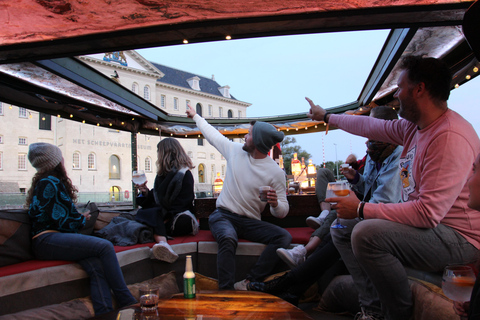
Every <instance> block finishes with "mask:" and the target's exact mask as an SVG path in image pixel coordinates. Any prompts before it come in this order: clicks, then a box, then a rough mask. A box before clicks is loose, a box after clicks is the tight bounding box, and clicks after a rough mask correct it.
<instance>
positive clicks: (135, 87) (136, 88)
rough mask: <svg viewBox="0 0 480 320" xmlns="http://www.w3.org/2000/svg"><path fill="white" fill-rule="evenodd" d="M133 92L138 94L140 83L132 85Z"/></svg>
mask: <svg viewBox="0 0 480 320" xmlns="http://www.w3.org/2000/svg"><path fill="white" fill-rule="evenodd" d="M132 92H133V93H135V94H138V83H136V82H134V83H132Z"/></svg>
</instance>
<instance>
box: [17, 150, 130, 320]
mask: <svg viewBox="0 0 480 320" xmlns="http://www.w3.org/2000/svg"><path fill="white" fill-rule="evenodd" d="M28 160H29V161H30V163H31V164H32V166H33V167H34V168H35V169H37V173H35V175H34V176H33V179H32V186H31V187H30V189H29V190H28V194H27V200H26V205H27V206H29V210H28V215H29V216H30V219H31V222H32V228H31V233H32V248H33V253H34V255H35V257H36V258H37V259H40V260H68V261H77V262H78V263H79V264H80V265H81V266H82V268H83V269H84V270H85V271H86V272H87V274H88V275H89V276H90V290H91V298H92V302H93V308H94V310H95V314H96V315H99V314H103V313H106V312H109V311H112V310H113V304H112V296H111V292H110V290H112V291H113V294H114V295H115V298H116V299H117V303H118V306H119V307H124V306H128V305H131V304H134V303H136V302H137V301H136V300H135V298H134V297H133V296H132V295H131V294H130V291H129V290H128V288H127V286H126V284H125V280H124V278H123V274H122V271H121V269H120V266H119V265H118V260H117V256H116V254H115V251H114V249H113V245H112V243H111V242H110V241H108V240H105V239H101V238H97V237H92V236H87V235H83V234H79V233H78V231H79V230H80V229H81V228H82V227H83V226H84V225H85V219H86V218H89V214H88V212H87V213H84V215H82V214H80V213H78V211H77V209H76V208H75V204H74V203H75V202H76V199H77V197H76V192H77V189H76V188H75V187H74V186H73V185H72V181H71V180H70V179H69V178H68V176H67V173H66V171H65V167H64V165H63V157H62V152H61V151H60V149H59V148H58V147H56V146H54V145H52V144H49V143H43V142H40V143H33V144H31V145H30V147H29V151H28Z"/></svg>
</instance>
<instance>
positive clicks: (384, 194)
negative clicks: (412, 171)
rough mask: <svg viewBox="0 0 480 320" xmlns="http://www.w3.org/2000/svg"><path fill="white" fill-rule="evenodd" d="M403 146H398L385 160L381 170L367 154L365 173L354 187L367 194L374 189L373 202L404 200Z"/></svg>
mask: <svg viewBox="0 0 480 320" xmlns="http://www.w3.org/2000/svg"><path fill="white" fill-rule="evenodd" d="M402 150H403V147H401V146H398V147H397V148H395V150H394V151H393V152H392V154H391V155H390V156H388V157H387V158H386V159H385V160H384V161H383V162H382V166H381V167H380V170H377V164H376V162H375V161H373V160H372V159H370V156H367V160H366V163H365V169H364V171H363V175H360V177H359V180H358V182H357V183H356V184H354V185H353V188H354V189H355V190H356V191H357V192H359V193H361V194H363V195H366V194H367V193H368V191H369V190H373V193H372V195H371V198H370V200H369V201H368V202H371V203H398V202H402V182H401V179H400V169H399V165H398V163H399V160H400V155H401V154H402Z"/></svg>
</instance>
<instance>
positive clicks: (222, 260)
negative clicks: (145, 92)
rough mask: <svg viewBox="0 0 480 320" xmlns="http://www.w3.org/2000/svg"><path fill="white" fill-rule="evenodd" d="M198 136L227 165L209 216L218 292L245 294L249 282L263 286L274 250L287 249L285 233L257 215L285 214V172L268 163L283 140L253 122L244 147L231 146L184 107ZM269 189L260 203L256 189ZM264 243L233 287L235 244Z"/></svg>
mask: <svg viewBox="0 0 480 320" xmlns="http://www.w3.org/2000/svg"><path fill="white" fill-rule="evenodd" d="M186 113H187V115H188V117H189V118H192V119H193V120H194V121H195V123H196V124H197V127H198V128H199V129H200V131H201V132H202V134H203V136H204V137H205V138H206V139H207V140H208V142H210V143H211V144H212V145H213V146H214V147H215V148H216V149H217V150H218V151H219V152H220V153H221V154H222V155H223V156H224V157H225V159H226V160H227V172H226V174H225V181H224V183H223V189H222V192H221V193H220V196H219V197H218V199H217V203H216V207H217V208H216V210H215V211H214V212H213V213H212V214H211V215H210V217H209V219H208V223H209V226H210V231H211V232H212V234H213V236H214V238H215V240H216V241H217V243H218V255H217V271H218V287H219V289H221V290H232V289H235V290H246V286H247V284H248V283H249V282H250V281H262V280H263V279H264V278H265V277H266V276H267V275H269V274H271V272H272V270H273V268H274V267H275V265H276V264H277V263H278V262H279V261H280V259H279V258H278V256H277V253H276V250H277V249H278V248H286V247H288V246H289V245H290V242H291V241H292V236H291V235H290V233H288V231H286V230H285V229H283V228H281V227H278V226H276V225H274V224H271V223H268V222H265V221H262V220H261V216H260V214H261V212H262V211H263V209H265V206H266V204H267V203H268V204H270V212H271V213H272V215H273V216H274V217H277V218H284V217H285V216H286V215H287V213H288V209H289V206H288V201H287V196H286V180H285V173H284V172H283V170H282V169H280V167H279V166H278V165H277V164H276V163H275V161H273V159H272V158H270V157H269V156H268V155H267V154H268V151H269V150H270V149H271V148H272V147H273V146H274V145H275V144H276V143H279V142H281V141H282V140H283V136H284V135H283V132H280V131H277V129H275V127H274V126H272V125H271V124H268V123H265V122H260V121H257V122H254V123H251V126H250V128H249V130H248V134H246V135H245V143H244V144H243V145H242V144H240V143H236V142H232V141H230V140H229V139H227V138H226V137H225V136H223V135H222V134H221V133H220V132H218V130H216V129H215V128H213V127H212V126H211V125H210V124H208V123H207V121H206V120H205V119H203V118H202V117H200V116H199V115H198V114H196V112H195V110H193V109H192V108H191V107H190V106H187V112H186ZM261 186H270V191H269V192H268V201H267V202H262V201H261V200H260V197H259V192H258V188H259V187H261ZM239 238H243V239H246V240H249V241H253V242H260V243H263V244H266V245H267V246H266V248H265V250H264V251H263V253H262V254H261V255H260V257H259V258H258V260H257V263H256V264H255V265H254V266H253V268H252V269H251V270H250V272H249V274H248V275H247V277H246V279H244V280H242V281H239V282H237V283H235V252H236V249H237V244H238V239H239Z"/></svg>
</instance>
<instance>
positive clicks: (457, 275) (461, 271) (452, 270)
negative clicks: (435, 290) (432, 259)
mask: <svg viewBox="0 0 480 320" xmlns="http://www.w3.org/2000/svg"><path fill="white" fill-rule="evenodd" d="M474 284H475V273H474V272H473V270H472V268H471V267H469V266H464V265H454V266H446V267H445V270H444V271H443V278H442V290H443V293H445V295H446V296H447V297H448V298H450V299H451V300H453V301H458V302H466V301H470V296H471V295H472V290H473V285H474Z"/></svg>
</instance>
